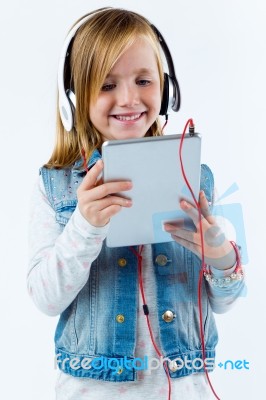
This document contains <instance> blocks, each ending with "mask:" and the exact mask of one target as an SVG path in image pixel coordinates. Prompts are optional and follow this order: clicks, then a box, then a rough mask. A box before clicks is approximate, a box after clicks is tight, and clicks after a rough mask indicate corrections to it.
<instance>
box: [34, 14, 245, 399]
mask: <svg viewBox="0 0 266 400" xmlns="http://www.w3.org/2000/svg"><path fill="white" fill-rule="evenodd" d="M78 24H79V25H78V26H79V28H78V29H76V33H75V34H74V37H73V40H71V42H70V44H69V45H68V44H67V48H66V49H65V53H66V60H64V59H63V61H61V62H62V63H63V68H62V71H63V77H62V76H60V70H59V89H60V85H61V86H62V85H63V86H64V87H65V91H66V93H67V95H68V96H69V97H70V99H72V100H70V101H72V103H73V105H72V110H70V111H72V112H74V115H73V123H72V122H71V118H72V115H70V112H69V110H68V105H67V104H65V103H64V101H65V100H64V99H63V100H62V98H61V96H62V94H60V93H59V107H58V121H57V141H56V145H55V149H54V151H53V154H52V156H51V158H50V160H49V161H48V163H47V164H46V165H45V166H44V167H42V168H41V169H40V179H39V181H38V184H37V186H36V188H35V192H34V195H33V202H32V219H31V223H30V263H29V273H28V289H29V292H30V295H31V296H32V299H33V301H34V302H35V304H36V305H37V307H38V308H40V310H42V311H43V312H44V313H46V314H48V315H60V319H59V322H58V325H57V328H56V333H55V349H56V362H57V365H58V367H59V369H60V372H59V376H58V380H57V385H56V398H57V399H58V400H68V399H69V400H74V399H79V400H83V399H84V400H85V399H105V398H107V397H108V398H111V399H114V398H117V397H118V396H119V395H121V394H123V398H125V399H136V398H137V399H140V398H146V399H149V400H151V399H158V398H165V399H166V398H167V393H168V396H169V397H170V389H169V392H168V389H167V378H168V381H169V382H170V383H171V386H169V388H171V390H172V394H173V397H172V398H180V399H189V400H192V399H208V398H210V397H209V396H211V390H210V388H209V386H208V384H207V380H206V376H205V374H204V367H203V359H204V360H205V364H206V366H207V363H208V369H209V370H211V369H212V368H213V364H214V355H215V346H216V343H217V331H216V326H215V322H214V317H213V315H212V311H214V312H219V313H220V312H225V311H227V310H228V309H229V308H230V307H231V305H232V304H233V303H234V301H235V300H236V298H237V297H239V296H240V294H241V292H242V290H243V285H244V283H243V280H242V279H241V278H242V274H240V273H239V272H238V268H239V265H238V264H239V258H238V250H237V247H236V246H234V244H233V246H232V244H231V243H230V242H229V241H228V240H227V239H226V238H225V237H224V236H223V235H222V234H220V233H219V232H220V231H219V227H218V226H217V224H216V222H215V219H214V218H213V217H212V216H211V214H210V211H209V204H208V202H210V201H211V200H212V193H213V178H212V173H211V171H210V170H209V168H208V167H207V166H206V165H205V166H204V165H203V166H202V171H201V173H202V176H201V189H202V191H201V192H200V199H199V204H200V207H201V212H202V229H203V233H204V237H205V242H204V247H205V260H207V262H208V264H210V265H211V267H210V270H209V273H206V279H207V280H206V281H205V284H202V295H201V301H202V306H201V308H202V313H203V316H202V318H203V326H204V340H205V346H204V347H205V349H204V348H203V347H202V341H201V339H200V328H199V327H200V322H199V311H200V310H199V307H198V302H197V296H198V295H197V293H198V290H197V285H198V278H199V273H200V269H201V260H200V256H201V241H200V232H199V230H200V229H199V226H198V225H199V224H198V220H197V218H198V216H197V210H196V209H195V207H194V206H193V205H191V204H188V203H187V202H185V201H182V202H181V206H182V209H183V210H184V211H186V212H187V213H188V214H189V216H190V217H191V218H192V219H193V221H194V223H195V225H196V227H197V231H196V232H194V233H191V232H187V231H185V230H184V229H183V228H181V227H180V228H178V227H176V226H172V225H170V224H167V225H165V229H166V230H167V231H168V232H169V233H171V235H172V237H173V238H174V241H171V242H169V243H164V244H157V245H145V246H141V247H140V248H138V249H137V248H127V247H121V248H108V247H107V246H106V245H105V237H106V235H107V232H108V227H109V223H110V219H111V218H112V217H113V216H114V215H115V214H116V213H118V212H119V211H120V210H121V208H122V207H131V206H132V203H131V201H130V200H128V199H126V198H122V197H119V196H117V195H116V194H115V193H118V192H126V191H128V190H130V189H131V188H132V183H131V182H110V183H103V182H102V181H101V179H100V178H99V176H100V174H101V173H102V170H103V168H104V166H103V162H102V161H101V154H100V150H101V145H102V143H103V142H104V141H106V140H109V139H112V140H113V139H127V138H137V137H144V136H156V135H161V134H162V130H161V127H160V123H159V113H160V109H161V107H162V104H161V103H162V96H163V91H164V90H165V83H164V74H163V67H162V60H161V56H160V43H159V40H158V35H157V34H156V30H154V28H153V27H152V26H151V24H150V23H149V22H148V21H147V20H146V19H145V18H144V17H142V16H140V15H138V14H136V13H134V12H130V11H126V10H121V9H113V8H107V9H101V10H97V11H96V12H94V13H92V14H91V15H90V17H89V18H85V19H82V20H80V21H79V22H78ZM62 82H63V83H62ZM64 95H65V92H64V93H63V96H64ZM74 107H75V109H74ZM59 111H60V112H61V115H60V113H59ZM62 120H63V122H64V125H65V127H64V126H63V124H62ZM67 130H68V131H69V132H67ZM87 170H88V172H87V173H86V171H87ZM218 233H219V234H218ZM169 239H170V236H169ZM140 253H141V255H140ZM236 261H237V263H236ZM236 264H237V265H236ZM141 267H142V269H143V272H142V271H141ZM236 267H237V270H236V271H235V268H236ZM235 277H238V278H239V279H235ZM138 280H140V282H142V283H143V287H144V288H143V289H144V292H145V295H146V304H147V305H149V315H146V314H147V306H145V307H144V310H145V314H144V313H143V310H142V304H143V299H142V298H141V297H140V298H139V296H141V293H142V292H143V291H142V286H141V290H140V292H139V291H138ZM213 283H218V284H219V285H214V284H213ZM139 293H140V294H139ZM147 322H148V324H147ZM160 356H161V357H162V358H164V360H162V359H160ZM169 397H168V398H169Z"/></svg>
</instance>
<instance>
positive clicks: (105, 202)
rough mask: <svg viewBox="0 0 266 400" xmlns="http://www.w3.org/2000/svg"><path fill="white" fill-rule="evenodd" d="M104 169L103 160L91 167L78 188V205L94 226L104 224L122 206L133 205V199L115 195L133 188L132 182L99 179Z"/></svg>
mask: <svg viewBox="0 0 266 400" xmlns="http://www.w3.org/2000/svg"><path fill="white" fill-rule="evenodd" d="M102 170H103V162H102V160H99V161H97V163H96V164H95V165H94V166H93V167H92V168H91V169H90V171H89V172H88V173H87V175H86V176H85V177H84V179H83V181H82V183H81V185H80V186H79V188H78V190H77V197H78V207H79V210H80V212H81V214H82V215H83V217H84V218H85V219H86V220H87V221H88V222H89V223H90V224H91V225H94V226H104V225H106V224H107V223H108V222H109V221H110V218H111V217H112V216H113V215H115V214H117V213H118V212H119V211H120V210H121V207H131V205H132V201H131V200H129V199H125V198H123V197H119V196H115V195H113V194H114V193H117V192H124V191H126V190H130V189H131V188H132V183H131V182H108V183H102V180H100V181H97V178H98V176H99V175H100V174H101V172H102Z"/></svg>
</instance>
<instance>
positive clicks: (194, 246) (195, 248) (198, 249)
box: [171, 235, 201, 256]
mask: <svg viewBox="0 0 266 400" xmlns="http://www.w3.org/2000/svg"><path fill="white" fill-rule="evenodd" d="M171 236H172V238H173V239H174V241H175V242H177V243H178V244H180V245H181V246H183V247H185V248H186V249H188V250H190V251H192V252H193V253H194V254H196V255H197V256H199V255H200V254H201V247H200V246H199V245H197V244H195V243H193V242H190V241H189V240H186V239H182V238H180V237H178V236H176V235H171Z"/></svg>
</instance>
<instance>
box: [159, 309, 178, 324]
mask: <svg viewBox="0 0 266 400" xmlns="http://www.w3.org/2000/svg"><path fill="white" fill-rule="evenodd" d="M175 317H176V315H175V314H174V313H173V312H172V311H170V310H167V311H165V312H164V313H163V315H162V319H163V320H164V321H165V322H172V321H173V319H174V318H175Z"/></svg>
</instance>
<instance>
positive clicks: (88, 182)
mask: <svg viewBox="0 0 266 400" xmlns="http://www.w3.org/2000/svg"><path fill="white" fill-rule="evenodd" d="M102 170H103V161H102V160H98V161H97V162H96V163H95V164H94V166H93V167H92V168H91V169H90V170H89V171H88V172H87V174H86V175H85V177H84V179H83V181H82V182H81V184H80V186H79V191H83V190H88V189H91V188H93V187H94V186H96V184H97V181H98V178H101V175H102Z"/></svg>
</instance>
